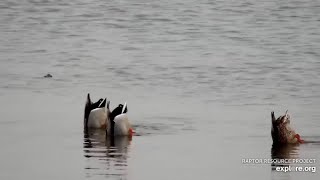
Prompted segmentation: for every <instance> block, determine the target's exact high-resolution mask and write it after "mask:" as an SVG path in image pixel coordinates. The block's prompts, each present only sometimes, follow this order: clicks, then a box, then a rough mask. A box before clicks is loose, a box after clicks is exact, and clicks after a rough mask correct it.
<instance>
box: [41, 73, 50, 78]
mask: <svg viewBox="0 0 320 180" xmlns="http://www.w3.org/2000/svg"><path fill="white" fill-rule="evenodd" d="M43 77H44V78H52V75H51V74H47V75H45V76H43Z"/></svg>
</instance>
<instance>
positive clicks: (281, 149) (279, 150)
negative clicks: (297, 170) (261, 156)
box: [271, 144, 299, 180]
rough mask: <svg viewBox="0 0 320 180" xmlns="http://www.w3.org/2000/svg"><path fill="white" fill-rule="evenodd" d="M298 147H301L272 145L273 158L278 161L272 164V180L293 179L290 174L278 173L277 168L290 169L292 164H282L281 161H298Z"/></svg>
mask: <svg viewBox="0 0 320 180" xmlns="http://www.w3.org/2000/svg"><path fill="white" fill-rule="evenodd" d="M298 147H299V145H294V144H286V145H275V144H273V145H272V148H271V158H272V159H273V160H274V161H276V160H278V161H276V162H273V163H271V170H272V171H273V173H272V174H271V179H272V180H278V179H281V180H290V179H291V173H289V172H285V173H284V172H277V171H276V168H277V167H289V166H290V164H288V163H282V162H281V160H284V159H296V158H298V155H299V154H298V150H299V149H298Z"/></svg>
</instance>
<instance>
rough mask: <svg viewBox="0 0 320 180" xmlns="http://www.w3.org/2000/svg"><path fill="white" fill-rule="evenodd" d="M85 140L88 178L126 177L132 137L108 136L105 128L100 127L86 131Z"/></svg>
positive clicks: (84, 147)
mask: <svg viewBox="0 0 320 180" xmlns="http://www.w3.org/2000/svg"><path fill="white" fill-rule="evenodd" d="M83 141H84V142H83V149H84V157H85V159H86V166H85V173H86V177H87V178H94V177H95V176H105V177H110V176H112V177H119V178H121V179H123V178H126V174H127V173H126V172H127V158H128V151H129V148H130V142H131V138H130V137H127V136H124V137H107V136H106V133H105V131H104V130H100V129H98V130H87V131H84V139H83Z"/></svg>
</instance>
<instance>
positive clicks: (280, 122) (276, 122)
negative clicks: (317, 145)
mask: <svg viewBox="0 0 320 180" xmlns="http://www.w3.org/2000/svg"><path fill="white" fill-rule="evenodd" d="M271 120H272V126H271V136H272V140H273V143H274V144H299V143H303V142H304V140H302V139H301V137H300V135H299V134H297V133H296V132H295V131H294V130H293V129H292V127H291V126H290V115H289V114H288V110H287V111H286V113H285V114H284V115H283V116H280V117H278V119H276V118H275V116H274V112H273V111H272V112H271Z"/></svg>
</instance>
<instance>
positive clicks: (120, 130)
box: [114, 114, 131, 136]
mask: <svg viewBox="0 0 320 180" xmlns="http://www.w3.org/2000/svg"><path fill="white" fill-rule="evenodd" d="M130 128H131V125H130V123H129V119H128V116H127V114H120V115H118V116H116V117H115V118H114V135H115V136H125V135H129V129H130Z"/></svg>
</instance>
